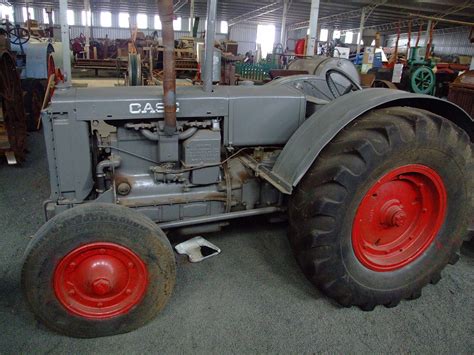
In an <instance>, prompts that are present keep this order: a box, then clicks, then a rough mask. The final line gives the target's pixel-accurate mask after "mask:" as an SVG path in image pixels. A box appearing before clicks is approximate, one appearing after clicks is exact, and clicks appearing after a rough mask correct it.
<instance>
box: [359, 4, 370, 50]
mask: <svg viewBox="0 0 474 355" xmlns="http://www.w3.org/2000/svg"><path fill="white" fill-rule="evenodd" d="M364 25H365V7H364V8H362V14H361V15H360V26H359V40H358V41H357V54H359V53H360V48H361V43H362V33H363V32H364ZM364 45H365V46H370V43H364Z"/></svg>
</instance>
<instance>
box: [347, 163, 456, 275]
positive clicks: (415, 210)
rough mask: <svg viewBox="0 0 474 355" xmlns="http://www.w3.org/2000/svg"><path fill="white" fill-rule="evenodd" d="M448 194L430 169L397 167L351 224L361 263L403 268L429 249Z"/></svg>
mask: <svg viewBox="0 0 474 355" xmlns="http://www.w3.org/2000/svg"><path fill="white" fill-rule="evenodd" d="M446 201H447V199H446V189H445V187H444V184H443V180H442V179H441V177H440V176H439V175H438V174H437V173H436V172H435V171H434V170H433V169H431V168H429V167H427V166H424V165H419V164H411V165H406V166H402V167H399V168H396V169H394V170H392V171H391V172H389V173H388V174H386V175H384V176H383V177H382V178H381V179H379V180H378V181H377V182H376V183H375V184H374V185H373V186H372V187H371V188H370V190H369V191H368V192H367V193H366V195H365V196H364V198H363V199H362V201H361V202H360V205H359V207H358V208H357V212H356V215H355V218H354V223H353V225H352V246H353V248H354V252H355V255H356V256H357V258H358V259H359V261H360V262H361V263H362V264H363V265H364V266H366V267H367V268H369V269H372V270H374V271H379V272H382V271H392V270H396V269H400V268H402V267H403V266H405V265H407V264H410V263H411V262H413V261H414V260H415V259H417V258H418V257H419V256H420V255H421V254H423V252H424V251H425V250H426V249H428V247H429V246H430V245H431V243H432V242H433V240H434V239H435V237H436V235H437V234H438V232H439V230H440V228H441V226H442V225H443V222H444V219H445V216H446V205H447V202H446Z"/></svg>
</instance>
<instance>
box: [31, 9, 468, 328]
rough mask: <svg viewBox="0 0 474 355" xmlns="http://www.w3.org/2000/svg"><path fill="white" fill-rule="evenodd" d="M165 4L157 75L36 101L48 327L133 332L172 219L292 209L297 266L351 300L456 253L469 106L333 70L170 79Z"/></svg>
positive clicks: (414, 292) (41, 279) (164, 256)
mask: <svg viewBox="0 0 474 355" xmlns="http://www.w3.org/2000/svg"><path fill="white" fill-rule="evenodd" d="M214 3H215V2H214ZM159 6H160V9H159V10H160V11H159V12H160V14H161V16H162V17H161V19H162V22H163V40H164V44H165V80H164V85H163V87H122V88H119V87H117V88H110V89H108V88H90V89H85V88H82V89H81V88H71V87H69V88H57V89H56V92H55V95H54V97H53V100H52V102H51V104H50V105H49V107H47V109H46V110H44V112H43V115H42V120H43V124H44V135H45V140H46V147H47V155H48V161H49V173H50V181H51V197H50V199H49V200H47V201H46V202H45V203H44V211H45V216H46V220H47V222H46V223H45V224H44V225H43V226H42V227H41V228H40V229H39V231H38V232H37V233H36V235H35V236H34V238H33V239H32V241H31V243H30V244H29V246H28V248H27V250H26V253H25V261H24V265H23V270H22V288H23V291H24V293H25V296H26V299H27V301H28V303H29V305H30V307H31V309H32V310H33V312H34V313H35V314H36V316H37V317H38V318H39V319H40V320H41V321H42V322H43V323H45V324H46V325H47V326H49V327H50V328H52V329H54V330H56V331H58V332H61V333H64V334H67V335H70V336H75V337H96V336H105V335H113V334H118V333H123V332H128V331H131V330H133V329H136V328H138V327H140V326H141V325H143V324H145V323H147V322H148V321H150V320H151V319H153V318H154V317H155V316H156V315H157V314H158V313H159V312H160V311H161V310H162V309H163V307H165V305H166V303H167V301H168V299H169V297H170V296H171V293H172V290H173V286H174V284H175V276H176V265H175V256H174V252H173V249H172V247H171V244H170V242H169V240H168V238H167V235H166V234H165V233H164V232H163V230H165V231H168V232H169V231H175V232H178V231H179V232H180V233H182V234H187V235H196V234H201V233H205V232H212V231H218V230H219V229H220V228H221V227H222V226H223V225H224V224H225V223H226V222H227V221H229V220H231V219H236V218H243V217H250V216H257V215H264V214H268V215H269V214H277V215H279V216H287V217H288V224H289V232H288V237H289V240H290V244H291V246H292V248H293V251H294V254H295V256H296V259H297V261H298V263H299V265H300V266H301V269H302V271H303V273H304V274H305V275H306V276H307V278H308V279H309V280H310V281H311V282H312V283H313V284H314V285H315V286H316V287H318V288H319V289H320V290H322V292H324V293H325V294H326V295H327V296H328V297H331V298H333V299H335V300H336V301H337V302H338V303H339V304H341V305H342V306H358V307H360V308H362V309H363V310H372V309H373V308H374V307H375V306H377V305H384V306H386V307H394V306H396V305H397V304H398V303H399V302H400V301H401V300H403V299H413V298H416V297H419V296H420V294H421V289H422V288H423V287H424V286H425V285H427V284H428V283H436V282H437V281H438V280H439V279H440V277H441V271H442V270H443V268H444V267H445V266H446V265H447V264H448V263H449V264H453V263H455V262H456V261H457V259H458V251H459V248H460V246H461V243H462V241H463V237H465V236H466V235H467V229H468V225H469V221H470V218H471V213H472V205H473V196H472V191H473V182H474V172H473V157H472V147H473V140H474V132H473V126H474V124H473V120H472V118H471V117H470V116H469V115H468V114H466V113H465V112H464V111H463V110H462V109H460V108H459V107H458V106H456V105H454V104H451V103H449V102H446V101H442V100H439V99H437V98H434V97H431V96H424V95H418V94H412V93H407V92H402V91H397V90H389V89H367V90H361V88H360V86H359V85H358V83H357V81H356V80H354V79H353V77H351V76H350V75H348V74H347V73H345V72H344V71H341V70H339V69H337V68H333V69H330V70H327V71H326V72H325V73H322V74H321V75H320V76H311V75H303V76H294V77H286V78H281V79H277V80H275V81H273V82H271V83H270V84H267V85H264V86H260V87H252V86H250V87H249V86H233V87H226V86H212V78H211V75H212V74H211V75H210V74H209V73H212V56H207V60H206V63H205V65H204V70H205V74H207V75H206V77H205V82H204V89H203V88H201V87H197V86H195V87H182V88H178V89H177V90H176V86H175V85H176V84H175V79H174V62H173V50H174V49H173V31H172V18H173V17H172V1H170V0H167V1H160V2H159ZM209 12H210V15H209V16H208V18H209V21H208V22H209V26H210V27H209V28H212V27H211V26H212V25H213V24H214V19H215V8H214V9H213V8H212V6H211V7H210V10H209ZM211 32H212V31H207V36H208V38H207V53H210V52H211V50H212V43H213V40H212V36H213V34H212V33H211ZM209 68H211V69H210V70H209ZM223 257H224V256H223Z"/></svg>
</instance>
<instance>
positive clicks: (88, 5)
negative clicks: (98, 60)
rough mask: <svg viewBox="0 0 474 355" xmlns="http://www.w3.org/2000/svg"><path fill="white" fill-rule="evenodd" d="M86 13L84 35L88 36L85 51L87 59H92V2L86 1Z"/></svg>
mask: <svg viewBox="0 0 474 355" xmlns="http://www.w3.org/2000/svg"><path fill="white" fill-rule="evenodd" d="M84 11H85V14H86V16H85V17H86V23H85V24H84V35H85V36H86V45H85V46H84V50H85V51H86V58H87V59H90V58H91V55H90V39H91V30H90V26H89V21H90V16H91V13H92V12H91V3H90V0H84Z"/></svg>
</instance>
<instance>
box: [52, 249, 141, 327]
mask: <svg viewBox="0 0 474 355" xmlns="http://www.w3.org/2000/svg"><path fill="white" fill-rule="evenodd" d="M53 283H54V291H55V293H56V297H57V299H58V300H59V302H61V304H62V305H63V306H64V307H66V309H67V310H69V311H70V312H71V313H73V314H76V315H78V316H81V317H85V318H92V319H105V318H111V317H115V316H118V315H120V314H125V313H127V312H128V311H130V309H132V308H133V307H134V306H135V305H137V304H139V303H140V301H141V300H142V298H143V296H144V295H145V292H146V289H147V285H148V272H147V269H146V266H145V264H144V263H143V261H142V260H141V259H140V257H138V256H137V255H136V254H135V253H133V252H132V251H131V250H130V249H128V248H126V247H123V246H121V245H118V244H114V243H90V244H86V245H83V246H81V247H79V248H76V249H74V250H72V251H71V252H70V253H69V254H67V255H66V256H65V257H64V258H62V260H61V261H60V262H59V264H58V266H57V267H56V270H55V272H54V278H53Z"/></svg>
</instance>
